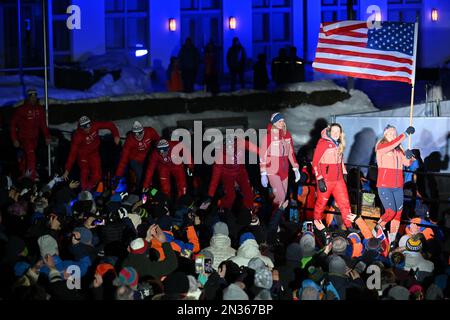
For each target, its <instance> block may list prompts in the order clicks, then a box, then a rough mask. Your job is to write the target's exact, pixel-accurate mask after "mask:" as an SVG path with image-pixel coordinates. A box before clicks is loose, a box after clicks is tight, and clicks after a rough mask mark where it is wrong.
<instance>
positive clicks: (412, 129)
mask: <svg viewBox="0 0 450 320" xmlns="http://www.w3.org/2000/svg"><path fill="white" fill-rule="evenodd" d="M405 132H406V133H407V134H408V135H412V134H414V132H416V129H414V127H411V126H409V127H408V128H407V129H406V130H405Z"/></svg>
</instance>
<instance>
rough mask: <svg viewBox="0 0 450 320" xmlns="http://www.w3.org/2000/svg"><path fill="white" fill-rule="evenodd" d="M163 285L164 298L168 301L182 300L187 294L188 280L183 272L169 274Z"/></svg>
mask: <svg viewBox="0 0 450 320" xmlns="http://www.w3.org/2000/svg"><path fill="white" fill-rule="evenodd" d="M163 284H164V294H165V298H167V299H170V300H179V299H184V298H185V297H186V296H187V294H188V292H189V279H188V277H187V276H186V274H185V273H184V272H179V271H177V272H174V273H171V274H169V275H168V276H167V277H166V278H165V279H164V281H163Z"/></svg>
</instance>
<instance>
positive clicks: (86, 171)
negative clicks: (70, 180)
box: [78, 153, 102, 190]
mask: <svg viewBox="0 0 450 320" xmlns="http://www.w3.org/2000/svg"><path fill="white" fill-rule="evenodd" d="M78 166H79V167H80V180H81V189H82V190H91V189H92V188H93V187H95V185H96V184H97V183H99V182H100V181H101V179H102V166H101V162H100V155H99V154H98V153H94V154H91V155H89V156H88V157H83V158H81V159H80V158H79V159H78Z"/></svg>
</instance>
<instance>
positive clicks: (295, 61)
mask: <svg viewBox="0 0 450 320" xmlns="http://www.w3.org/2000/svg"><path fill="white" fill-rule="evenodd" d="M289 53H290V56H289V58H290V60H289V63H290V74H289V82H290V83H297V82H303V81H305V63H304V61H303V60H302V59H300V58H299V57H298V56H297V48H296V47H291V48H290V50H289Z"/></svg>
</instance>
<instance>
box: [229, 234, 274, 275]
mask: <svg viewBox="0 0 450 320" xmlns="http://www.w3.org/2000/svg"><path fill="white" fill-rule="evenodd" d="M255 257H258V258H260V259H261V260H263V261H264V264H265V265H266V266H268V267H269V269H272V268H273V267H274V264H273V262H272V260H270V258H268V257H266V256H263V255H262V254H261V251H260V250H259V245H258V243H257V242H256V240H255V239H252V238H249V239H247V240H245V241H244V242H242V244H241V245H240V246H239V249H238V251H237V253H236V256H234V257H231V258H230V260H231V261H233V262H234V263H236V264H237V265H238V266H239V267H242V266H245V267H247V266H248V263H249V262H250V260H251V259H252V258H255Z"/></svg>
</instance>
